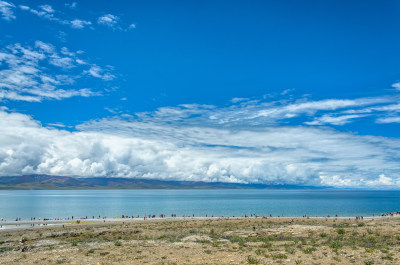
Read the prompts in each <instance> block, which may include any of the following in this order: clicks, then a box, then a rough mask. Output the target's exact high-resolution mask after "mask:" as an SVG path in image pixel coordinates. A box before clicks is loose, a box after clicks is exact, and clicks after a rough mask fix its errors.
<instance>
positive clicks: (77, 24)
mask: <svg viewBox="0 0 400 265" xmlns="http://www.w3.org/2000/svg"><path fill="white" fill-rule="evenodd" d="M91 24H92V22H90V21H86V20H81V19H74V20H72V21H71V27H73V28H75V29H83V28H84V27H85V26H89V25H91Z"/></svg>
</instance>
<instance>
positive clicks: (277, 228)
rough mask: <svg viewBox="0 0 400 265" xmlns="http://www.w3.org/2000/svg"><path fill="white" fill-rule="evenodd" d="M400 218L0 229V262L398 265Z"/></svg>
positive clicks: (140, 222) (129, 222)
mask: <svg viewBox="0 0 400 265" xmlns="http://www.w3.org/2000/svg"><path fill="white" fill-rule="evenodd" d="M399 261H400V218H398V217H379V218H364V220H355V218H327V219H325V218H310V219H307V218H191V219H189V218H188V219H157V220H114V221H108V222H105V223H104V222H93V221H90V222H89V221H88V222H81V223H80V224H76V223H64V227H63V226H62V225H61V224H55V225H48V226H41V227H29V228H16V229H6V230H0V264H398V263H399Z"/></svg>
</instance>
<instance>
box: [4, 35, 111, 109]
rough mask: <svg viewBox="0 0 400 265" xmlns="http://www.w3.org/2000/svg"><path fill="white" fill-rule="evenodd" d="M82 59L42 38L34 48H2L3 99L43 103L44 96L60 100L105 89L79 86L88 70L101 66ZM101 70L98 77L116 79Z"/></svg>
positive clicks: (87, 95)
mask: <svg viewBox="0 0 400 265" xmlns="http://www.w3.org/2000/svg"><path fill="white" fill-rule="evenodd" d="M79 62H83V60H82V59H80V58H78V57H77V54H76V53H74V52H71V51H69V50H68V48H66V47H63V48H62V49H61V50H60V51H59V50H58V49H57V48H56V47H54V46H53V45H52V44H49V43H45V42H42V41H36V42H35V44H34V46H33V47H31V46H22V45H21V44H19V43H16V44H13V45H8V46H7V47H5V48H3V49H1V50H0V65H2V68H1V70H0V100H5V99H8V100H19V101H31V102H39V101H42V100H43V99H57V100H60V99H63V98H69V97H73V96H82V97H89V96H94V95H99V94H101V91H92V90H91V89H89V88H76V87H77V86H78V84H77V83H76V82H77V81H78V80H79V79H80V78H81V77H82V76H83V75H86V74H85V73H86V72H87V71H90V69H91V68H92V67H99V66H97V65H96V64H89V63H85V64H81V63H79ZM100 69H101V74H99V76H98V77H97V78H98V79H101V80H111V79H112V78H111V77H110V76H113V75H111V74H110V73H109V72H108V71H107V70H105V69H102V68H100ZM99 72H100V70H99ZM92 76H94V75H92ZM95 77H96V76H95Z"/></svg>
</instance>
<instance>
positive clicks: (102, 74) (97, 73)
mask: <svg viewBox="0 0 400 265" xmlns="http://www.w3.org/2000/svg"><path fill="white" fill-rule="evenodd" d="M85 72H86V73H88V74H89V75H91V76H93V77H97V78H101V79H103V80H106V81H110V80H113V79H114V78H115V76H114V75H112V74H110V73H108V72H107V71H105V70H104V69H103V68H101V67H100V66H98V65H95V64H94V65H92V66H91V67H90V69H89V70H88V71H85Z"/></svg>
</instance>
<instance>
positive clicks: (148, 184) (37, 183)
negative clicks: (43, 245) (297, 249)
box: [0, 175, 320, 190]
mask: <svg viewBox="0 0 400 265" xmlns="http://www.w3.org/2000/svg"><path fill="white" fill-rule="evenodd" d="M319 188H320V187H314V186H297V185H266V184H242V183H224V182H202V181H169V180H168V181H167V180H154V179H132V178H106V177H89V178H75V177H66V176H49V175H24V176H12V177H0V190H53V189H70V190H72V189H319Z"/></svg>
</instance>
